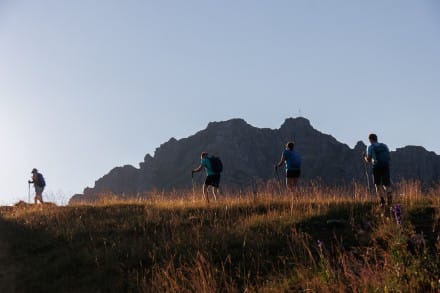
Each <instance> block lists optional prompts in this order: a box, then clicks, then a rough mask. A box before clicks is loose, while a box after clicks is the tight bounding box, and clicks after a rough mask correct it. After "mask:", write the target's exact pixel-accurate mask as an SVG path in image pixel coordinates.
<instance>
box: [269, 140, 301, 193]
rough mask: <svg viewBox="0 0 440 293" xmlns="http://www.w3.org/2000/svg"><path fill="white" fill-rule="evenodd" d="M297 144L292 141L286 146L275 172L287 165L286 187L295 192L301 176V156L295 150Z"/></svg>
mask: <svg viewBox="0 0 440 293" xmlns="http://www.w3.org/2000/svg"><path fill="white" fill-rule="evenodd" d="M294 147H295V144H294V143H293V142H292V141H290V142H288V143H287V144H286V149H285V150H284V151H283V153H282V154H281V159H280V161H279V162H278V163H277V164H276V165H275V171H276V170H277V168H278V167H280V166H281V165H282V164H283V163H285V165H286V186H287V189H289V190H290V191H294V189H295V187H296V185H297V183H298V178H299V177H300V175H301V155H300V154H299V153H298V152H297V151H295V150H294Z"/></svg>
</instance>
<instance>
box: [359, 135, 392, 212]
mask: <svg viewBox="0 0 440 293" xmlns="http://www.w3.org/2000/svg"><path fill="white" fill-rule="evenodd" d="M368 139H369V141H370V145H369V146H368V148H367V153H366V154H365V153H364V160H365V162H367V163H371V164H373V182H374V186H375V190H376V195H378V196H379V198H380V206H385V198H384V196H383V193H384V192H386V195H387V202H386V204H387V205H391V204H392V195H391V180H390V150H389V149H388V146H387V145H386V144H384V143H379V142H378V140H377V135H376V134H374V133H372V134H370V135H369V136H368Z"/></svg>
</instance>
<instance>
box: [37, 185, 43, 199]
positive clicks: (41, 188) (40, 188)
mask: <svg viewBox="0 0 440 293" xmlns="http://www.w3.org/2000/svg"><path fill="white" fill-rule="evenodd" d="M43 190H44V187H41V186H38V185H36V186H35V195H39V196H41V195H42V194H43Z"/></svg>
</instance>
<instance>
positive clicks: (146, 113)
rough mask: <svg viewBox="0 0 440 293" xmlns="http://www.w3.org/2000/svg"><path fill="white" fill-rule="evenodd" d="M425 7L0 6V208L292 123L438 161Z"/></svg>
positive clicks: (435, 88) (438, 17) (438, 87)
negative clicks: (189, 143)
mask: <svg viewBox="0 0 440 293" xmlns="http://www.w3.org/2000/svg"><path fill="white" fill-rule="evenodd" d="M439 106H440V2H439V1H436V0H432V1H428V0H420V1H405V0H395V1H382V0H381V1H348V0H347V1H305V0H304V1H294V0H289V1H277V0H274V1H258V0H252V1H236V0H234V1H232V0H231V1H209V0H206V1H108V0H107V1H85V0H84V1H83V0H75V1H60V0H52V1H49V0H41V1H17V0H15V1H12V0H10V1H8V0H0V137H1V145H0V162H1V163H2V168H1V170H0V178H2V179H1V185H0V204H13V203H15V202H17V201H18V200H20V199H23V200H27V197H28V185H27V180H28V178H29V176H30V171H31V169H32V168H33V167H36V168H38V169H40V170H41V171H42V172H43V174H44V175H45V177H46V179H47V183H48V186H47V188H46V192H45V195H46V198H47V199H50V200H56V201H57V202H65V201H67V200H68V198H69V197H70V196H71V195H72V194H74V193H80V192H82V190H83V188H84V187H86V186H93V184H94V181H95V180H96V179H98V178H99V177H101V176H103V175H104V174H106V173H107V172H108V171H109V170H110V169H112V168H113V167H115V166H120V165H124V164H132V165H134V166H136V167H137V166H138V163H139V162H140V161H142V160H143V157H144V155H145V154H146V153H150V154H153V153H154V150H155V148H156V147H158V146H159V145H160V144H161V143H163V142H165V141H167V140H168V139H169V138H170V137H176V138H182V137H187V136H189V135H192V134H193V133H195V132H196V131H198V130H201V129H204V128H205V127H206V125H207V124H208V122H210V121H221V120H226V119H230V118H236V117H239V118H243V119H245V120H246V121H247V122H248V123H250V124H252V125H254V126H257V127H269V128H278V127H279V126H280V125H281V124H282V123H283V121H284V119H285V118H287V117H296V116H299V115H301V116H304V117H306V118H308V119H309V120H310V121H311V123H312V125H313V126H314V127H315V128H317V129H318V130H320V131H322V132H324V133H328V134H331V135H333V136H334V137H335V138H336V139H337V140H339V141H341V142H343V143H346V144H348V145H349V146H350V147H353V146H354V144H355V143H356V142H357V141H358V140H363V141H364V142H366V141H367V139H366V137H367V136H368V134H369V133H370V132H372V131H373V132H376V133H378V135H379V140H382V141H384V142H385V143H387V144H388V145H389V146H390V148H392V149H395V148H396V147H402V146H405V145H422V146H424V147H425V148H427V149H428V150H431V151H435V152H436V153H437V154H440V139H439V135H438V133H439V131H438V128H437V127H438V125H440V118H439V115H438V113H439V108H440V107H439Z"/></svg>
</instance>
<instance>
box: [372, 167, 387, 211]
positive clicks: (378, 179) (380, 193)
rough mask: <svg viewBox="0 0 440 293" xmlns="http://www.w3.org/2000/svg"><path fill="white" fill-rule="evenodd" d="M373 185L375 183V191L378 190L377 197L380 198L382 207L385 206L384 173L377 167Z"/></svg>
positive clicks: (374, 172)
mask: <svg viewBox="0 0 440 293" xmlns="http://www.w3.org/2000/svg"><path fill="white" fill-rule="evenodd" d="M373 183H374V189H375V190H376V196H377V197H379V200H380V206H384V205H385V198H384V197H383V188H382V185H383V183H382V172H381V170H380V169H379V168H377V167H373Z"/></svg>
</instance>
